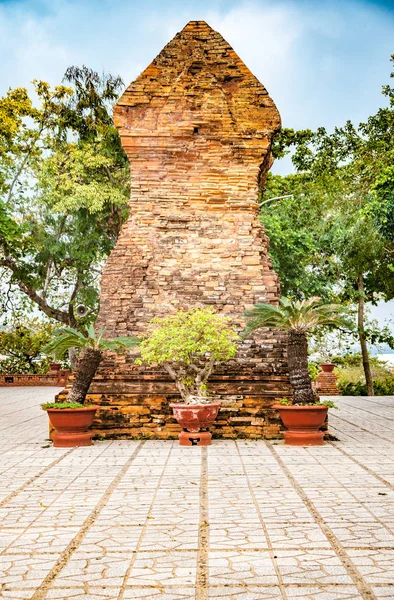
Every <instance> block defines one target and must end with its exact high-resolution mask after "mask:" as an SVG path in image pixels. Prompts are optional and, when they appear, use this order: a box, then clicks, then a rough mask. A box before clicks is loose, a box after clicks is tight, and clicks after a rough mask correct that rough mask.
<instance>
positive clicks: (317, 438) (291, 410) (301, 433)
mask: <svg viewBox="0 0 394 600" xmlns="http://www.w3.org/2000/svg"><path fill="white" fill-rule="evenodd" d="M273 408H275V409H276V410H278V411H279V414H280V418H281V419H282V421H283V424H284V425H285V427H287V431H285V432H284V434H283V435H284V438H285V444H287V445H290V446H321V445H322V444H323V437H324V433H323V432H322V431H319V429H320V427H321V426H322V425H323V423H324V421H325V420H326V417H327V410H328V409H327V406H285V405H283V404H275V405H274V406H273Z"/></svg>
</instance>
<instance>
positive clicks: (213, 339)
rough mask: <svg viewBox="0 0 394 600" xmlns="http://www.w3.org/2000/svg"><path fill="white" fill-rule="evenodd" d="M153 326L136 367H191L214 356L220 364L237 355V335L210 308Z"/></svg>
mask: <svg viewBox="0 0 394 600" xmlns="http://www.w3.org/2000/svg"><path fill="white" fill-rule="evenodd" d="M151 323H152V326H151V328H150V333H149V335H148V336H147V337H145V338H144V339H143V340H142V342H141V344H140V352H141V358H140V359H138V360H137V361H136V362H137V364H146V365H152V364H157V365H162V364H164V363H166V362H170V363H182V364H184V365H190V364H193V363H194V362H195V361H196V359H205V358H206V357H209V358H211V357H213V358H214V359H215V361H216V362H219V361H222V360H227V359H229V358H232V357H233V356H235V354H236V351H237V346H236V344H235V341H236V340H237V338H238V336H237V334H236V333H235V332H234V331H233V329H231V327H230V325H229V319H228V318H226V317H222V316H220V315H217V314H216V313H215V312H214V310H213V308H211V307H207V308H192V309H190V310H180V311H178V312H177V313H175V314H173V315H168V316H166V317H157V318H155V319H152V321H151Z"/></svg>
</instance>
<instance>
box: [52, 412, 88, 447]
mask: <svg viewBox="0 0 394 600" xmlns="http://www.w3.org/2000/svg"><path fill="white" fill-rule="evenodd" d="M98 408H99V406H84V407H83V408H46V409H44V410H46V411H47V413H48V417H49V419H50V421H51V423H52V425H53V427H54V428H55V432H54V434H53V445H54V446H55V447H56V448H74V447H75V446H91V445H92V432H91V431H88V429H89V427H90V426H91V425H92V423H93V419H94V416H95V414H96V410H97V409H98Z"/></svg>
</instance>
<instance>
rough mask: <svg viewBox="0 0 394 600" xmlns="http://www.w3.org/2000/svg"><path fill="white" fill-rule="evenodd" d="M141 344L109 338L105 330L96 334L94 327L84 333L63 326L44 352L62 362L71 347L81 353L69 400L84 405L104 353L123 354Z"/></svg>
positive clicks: (57, 330)
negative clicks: (123, 351) (105, 335)
mask: <svg viewBox="0 0 394 600" xmlns="http://www.w3.org/2000/svg"><path fill="white" fill-rule="evenodd" d="M138 343H139V340H138V339H137V338H128V337H117V338H115V339H113V340H109V339H106V338H105V337H104V331H103V330H102V331H99V332H97V333H95V331H94V327H93V325H90V326H89V327H88V329H87V330H86V332H85V333H84V334H83V333H81V332H80V331H77V330H76V329H72V328H70V327H62V328H60V329H56V330H55V331H54V336H53V339H52V340H51V341H49V342H48V344H46V346H45V347H44V348H43V351H44V352H45V353H46V354H49V355H53V356H54V357H55V358H59V359H61V358H63V357H64V355H65V354H66V352H67V351H68V350H69V349H70V348H77V349H78V350H79V351H80V352H79V355H78V362H77V366H76V375H75V379H74V382H73V385H72V388H71V390H70V393H69V395H68V398H67V401H68V402H76V403H82V404H83V402H84V400H85V398H86V394H87V393H88V391H89V387H90V384H91V383H92V381H93V378H94V376H95V374H96V372H97V369H98V368H99V366H100V363H101V361H102V360H103V352H105V351H112V352H120V351H122V350H125V349H128V348H131V347H133V346H136V345H137V344H138Z"/></svg>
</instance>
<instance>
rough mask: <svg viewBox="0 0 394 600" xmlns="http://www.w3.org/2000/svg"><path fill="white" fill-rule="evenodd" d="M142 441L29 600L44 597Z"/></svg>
mask: <svg viewBox="0 0 394 600" xmlns="http://www.w3.org/2000/svg"><path fill="white" fill-rule="evenodd" d="M144 443H145V442H143V441H142V442H140V443H139V444H138V446H137V447H136V448H135V450H134V452H133V453H132V455H131V456H130V458H129V459H128V460H127V462H126V463H125V464H124V465H123V467H122V469H121V470H120V472H119V473H118V474H117V475H116V477H115V478H114V479H113V480H112V482H111V483H110V485H109V486H108V488H107V489H106V491H105V492H104V494H103V495H102V496H101V499H100V500H99V502H98V503H97V504H96V506H95V508H94V509H93V510H92V512H91V513H90V515H89V516H88V517H87V519H85V521H84V522H83V524H82V526H81V528H80V530H79V532H78V533H77V535H76V536H75V537H74V538H73V539H72V540H71V542H70V543H69V544H68V546H67V548H66V549H65V550H64V551H63V552H62V553H61V555H60V556H59V558H58V560H57V561H56V564H55V565H54V567H53V568H52V569H51V571H50V572H49V573H48V575H47V576H46V577H45V579H44V581H43V582H42V583H41V585H40V587H39V588H38V589H37V590H36V591H35V593H34V594H33V596H32V597H31V599H30V600H44V599H45V598H46V595H47V593H48V591H49V589H50V587H51V585H52V582H53V581H54V579H56V577H57V576H58V574H59V573H60V571H61V570H62V569H63V568H64V567H65V566H66V564H67V563H68V561H69V560H70V558H71V556H72V554H73V553H74V552H75V550H76V549H77V548H78V547H79V546H80V545H81V543H82V541H83V539H84V538H85V536H86V534H87V533H88V531H89V529H90V527H91V526H92V525H93V523H94V522H95V520H96V519H97V517H98V515H99V514H100V512H101V511H102V509H103V508H104V506H105V505H106V503H107V502H108V500H109V498H110V496H111V494H112V492H113V491H114V490H115V488H116V487H117V486H118V484H119V483H120V481H121V480H122V478H123V477H124V475H125V474H126V472H127V471H128V469H129V468H130V466H131V464H132V463H133V461H134V459H135V458H136V456H137V455H138V453H139V451H140V450H141V448H142V446H143V444H144Z"/></svg>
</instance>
